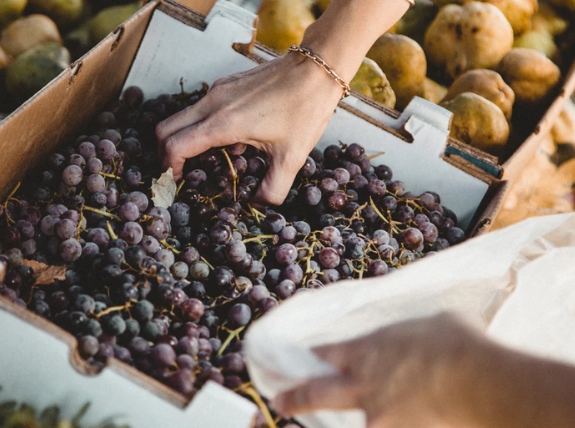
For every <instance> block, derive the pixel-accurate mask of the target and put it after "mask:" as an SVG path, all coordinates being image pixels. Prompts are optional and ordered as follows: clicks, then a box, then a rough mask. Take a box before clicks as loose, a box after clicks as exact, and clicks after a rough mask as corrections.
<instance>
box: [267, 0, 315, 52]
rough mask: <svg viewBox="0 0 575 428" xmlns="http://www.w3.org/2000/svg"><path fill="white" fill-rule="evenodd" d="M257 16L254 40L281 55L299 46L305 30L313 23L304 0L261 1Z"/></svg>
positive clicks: (308, 7) (313, 19)
mask: <svg viewBox="0 0 575 428" xmlns="http://www.w3.org/2000/svg"><path fill="white" fill-rule="evenodd" d="M258 16H259V20H258V26H257V36H256V39H257V40H258V41H259V42H261V43H263V44H264V45H266V46H269V47H270V48H273V49H275V50H277V51H279V52H281V53H285V52H287V50H288V48H289V47H290V46H291V45H294V44H295V45H299V44H300V43H301V41H302V39H303V34H304V32H305V30H306V28H307V27H308V26H309V25H310V24H311V23H312V22H314V21H315V16H314V15H313V13H312V11H311V7H310V6H309V5H308V3H307V2H306V1H305V0H263V1H262V3H261V5H260V7H259V9H258Z"/></svg>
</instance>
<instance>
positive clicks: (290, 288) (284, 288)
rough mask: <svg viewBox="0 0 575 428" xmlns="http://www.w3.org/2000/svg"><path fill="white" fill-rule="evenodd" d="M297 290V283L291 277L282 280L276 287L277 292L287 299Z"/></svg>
mask: <svg viewBox="0 0 575 428" xmlns="http://www.w3.org/2000/svg"><path fill="white" fill-rule="evenodd" d="M295 290H296V285H295V283H294V282H293V281H291V280H289V279H284V280H282V281H281V282H280V283H279V284H278V285H277V286H276V288H275V292H276V294H277V296H278V297H279V298H280V299H282V300H283V299H287V298H288V297H291V296H293V294H294V293H295Z"/></svg>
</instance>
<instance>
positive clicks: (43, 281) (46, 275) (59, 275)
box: [22, 260, 66, 285]
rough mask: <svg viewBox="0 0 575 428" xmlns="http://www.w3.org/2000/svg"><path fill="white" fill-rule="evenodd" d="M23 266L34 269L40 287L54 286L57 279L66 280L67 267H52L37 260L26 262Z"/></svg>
mask: <svg viewBox="0 0 575 428" xmlns="http://www.w3.org/2000/svg"><path fill="white" fill-rule="evenodd" d="M22 264H23V265H27V266H30V267H31V268H32V269H34V275H35V276H36V284H38V285H47V284H52V283H53V282H54V280H56V279H60V280H64V279H66V275H65V274H66V266H51V265H47V264H45V263H42V262H37V261H36V260H24V261H23V262H22Z"/></svg>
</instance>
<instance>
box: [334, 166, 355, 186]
mask: <svg viewBox="0 0 575 428" xmlns="http://www.w3.org/2000/svg"><path fill="white" fill-rule="evenodd" d="M333 179H334V180H335V181H336V182H337V184H339V185H342V186H343V185H346V184H347V183H349V180H350V179H351V176H350V174H349V171H348V170H347V169H345V168H336V169H334V170H333Z"/></svg>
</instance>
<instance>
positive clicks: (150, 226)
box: [146, 217, 171, 241]
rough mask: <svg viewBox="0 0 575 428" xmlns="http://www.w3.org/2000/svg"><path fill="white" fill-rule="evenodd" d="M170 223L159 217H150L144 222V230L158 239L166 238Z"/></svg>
mask: <svg viewBox="0 0 575 428" xmlns="http://www.w3.org/2000/svg"><path fill="white" fill-rule="evenodd" d="M170 230H171V228H170V223H169V222H167V221H166V220H164V219H163V218H160V217H152V218H151V219H150V220H149V221H148V222H147V223H146V232H147V234H148V235H151V236H153V237H154V238H156V239H159V240H160V241H161V240H162V239H166V238H167V237H168V236H169V234H170Z"/></svg>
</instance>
